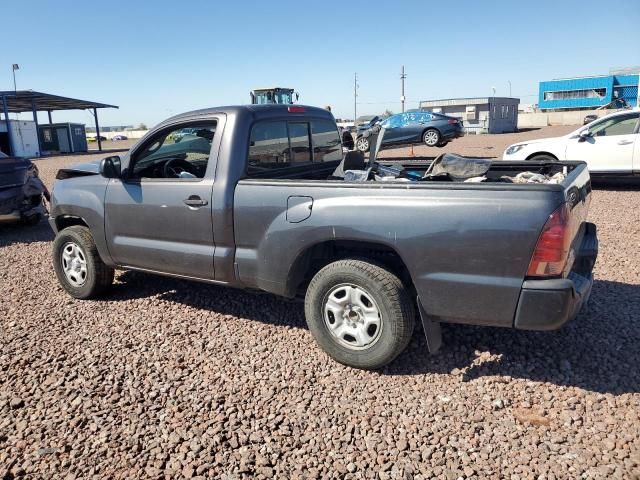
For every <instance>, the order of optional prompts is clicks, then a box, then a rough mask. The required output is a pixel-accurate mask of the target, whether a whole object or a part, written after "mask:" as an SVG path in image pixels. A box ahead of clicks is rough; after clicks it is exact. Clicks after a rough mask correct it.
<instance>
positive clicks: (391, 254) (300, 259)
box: [286, 240, 414, 297]
mask: <svg viewBox="0 0 640 480" xmlns="http://www.w3.org/2000/svg"><path fill="white" fill-rule="evenodd" d="M347 258H354V259H359V260H364V261H368V262H371V263H373V264H376V265H379V266H381V267H384V268H386V269H388V270H389V271H390V272H392V273H394V274H395V275H397V276H398V278H400V280H401V281H402V282H403V283H404V284H405V285H406V286H407V287H408V288H410V289H411V290H412V291H414V287H413V281H412V279H411V273H410V272H409V269H408V268H407V265H406V264H405V262H404V260H403V259H402V257H401V256H400V254H399V253H398V252H397V251H396V250H395V249H394V248H393V247H390V246H389V245H386V244H384V243H378V242H362V241H355V240H327V241H322V242H318V243H315V244H313V245H310V246H309V247H307V248H306V249H305V250H303V251H302V252H300V253H299V254H298V256H297V257H296V259H295V260H294V261H293V263H292V265H291V268H290V269H289V273H288V275H287V282H286V296H289V297H294V296H296V295H297V294H301V293H303V292H304V291H306V288H307V285H308V284H309V282H310V281H311V279H312V278H313V277H314V276H315V275H316V273H318V272H319V271H320V270H321V269H322V268H324V267H325V266H326V265H328V264H329V263H332V262H335V261H337V260H344V259H347ZM412 295H413V293H412Z"/></svg>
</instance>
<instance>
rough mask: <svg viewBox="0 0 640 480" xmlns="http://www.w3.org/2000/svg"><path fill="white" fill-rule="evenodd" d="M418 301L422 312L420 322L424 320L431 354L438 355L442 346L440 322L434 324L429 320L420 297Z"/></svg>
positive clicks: (419, 309)
mask: <svg viewBox="0 0 640 480" xmlns="http://www.w3.org/2000/svg"><path fill="white" fill-rule="evenodd" d="M416 301H417V303H418V311H419V312H420V320H422V328H424V335H425V337H427V348H428V349H429V353H436V352H437V351H438V350H440V347H441V346H442V330H441V328H440V322H434V321H432V320H431V318H429V315H427V312H425V311H424V308H422V302H421V301H420V297H417V298H416Z"/></svg>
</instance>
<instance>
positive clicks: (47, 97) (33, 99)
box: [0, 90, 118, 151]
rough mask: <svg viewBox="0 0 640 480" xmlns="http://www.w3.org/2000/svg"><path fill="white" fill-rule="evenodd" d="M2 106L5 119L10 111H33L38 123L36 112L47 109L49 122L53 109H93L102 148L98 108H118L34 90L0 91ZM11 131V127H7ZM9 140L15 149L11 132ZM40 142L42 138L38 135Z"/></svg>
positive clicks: (100, 147)
mask: <svg viewBox="0 0 640 480" xmlns="http://www.w3.org/2000/svg"><path fill="white" fill-rule="evenodd" d="M0 103H1V104H0V107H1V108H2V111H3V113H4V116H5V120H9V115H8V114H9V113H21V112H33V120H34V121H35V122H36V124H37V123H38V118H37V115H36V112H41V111H46V112H48V113H49V123H52V122H51V112H52V111H53V110H88V109H92V110H93V116H94V119H95V124H96V135H97V137H98V148H99V150H102V142H101V141H100V126H99V124H98V110H97V109H98V108H118V107H117V106H116V105H109V104H107V103H99V102H92V101H89V100H79V99H77V98H69V97H61V96H59V95H51V94H49V93H42V92H34V91H33V90H17V91H15V90H7V91H0ZM7 131H8V132H10V131H11V129H10V128H7ZM9 142H10V143H11V149H12V151H13V143H12V139H11V134H10V133H9ZM38 143H40V138H39V136H38Z"/></svg>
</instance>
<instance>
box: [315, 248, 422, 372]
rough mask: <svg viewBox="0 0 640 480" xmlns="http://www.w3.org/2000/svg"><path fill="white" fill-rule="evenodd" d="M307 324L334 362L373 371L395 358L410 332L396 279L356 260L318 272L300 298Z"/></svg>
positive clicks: (408, 307)
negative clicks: (302, 300)
mask: <svg viewBox="0 0 640 480" xmlns="http://www.w3.org/2000/svg"><path fill="white" fill-rule="evenodd" d="M305 316H306V319H307V325H308V326H309V330H310V331H311V334H312V335H313V337H314V339H315V340H316V342H317V343H318V344H319V345H320V347H321V348H322V349H323V350H324V351H325V352H327V354H329V356H331V357H332V358H333V359H334V360H337V361H338V362H340V363H343V364H345V365H349V366H351V367H355V368H364V369H376V368H380V367H383V366H384V365H386V364H388V363H389V362H391V361H392V360H393V359H394V358H396V357H397V356H398V355H399V354H400V353H401V352H402V351H403V350H404V349H405V348H406V346H407V344H408V343H409V340H411V335H412V334H413V328H414V322H415V311H414V307H413V302H412V301H411V298H410V297H409V295H408V293H407V291H406V289H405V287H404V285H403V284H402V282H401V281H400V279H399V278H398V277H397V276H396V275H394V274H393V273H391V272H390V271H388V270H386V269H384V268H382V267H380V266H378V265H373V264H371V263H368V262H365V261H361V260H340V261H337V262H333V263H331V264H329V265H327V266H326V267H324V268H323V269H322V270H320V271H319V272H318V273H317V274H316V275H315V277H313V279H312V280H311V283H310V284H309V288H308V289H307V293H306V297H305Z"/></svg>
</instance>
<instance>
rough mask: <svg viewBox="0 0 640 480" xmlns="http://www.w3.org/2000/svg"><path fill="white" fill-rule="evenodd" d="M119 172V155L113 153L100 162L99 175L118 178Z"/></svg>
mask: <svg viewBox="0 0 640 480" xmlns="http://www.w3.org/2000/svg"><path fill="white" fill-rule="evenodd" d="M120 174H121V164H120V157H119V156H117V155H114V156H112V157H107V158H103V159H102V161H101V162H100V175H102V176H103V177H104V178H120Z"/></svg>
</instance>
